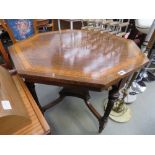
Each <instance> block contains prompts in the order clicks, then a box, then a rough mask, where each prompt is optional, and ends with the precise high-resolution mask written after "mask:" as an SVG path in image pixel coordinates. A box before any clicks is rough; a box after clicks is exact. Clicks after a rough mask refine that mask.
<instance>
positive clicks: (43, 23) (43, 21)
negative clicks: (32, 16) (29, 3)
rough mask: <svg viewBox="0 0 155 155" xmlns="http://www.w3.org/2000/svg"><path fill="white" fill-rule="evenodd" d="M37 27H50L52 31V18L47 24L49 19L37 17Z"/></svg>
mask: <svg viewBox="0 0 155 155" xmlns="http://www.w3.org/2000/svg"><path fill="white" fill-rule="evenodd" d="M36 25H37V28H42V27H52V31H54V20H53V19H52V22H51V23H50V24H49V19H37V24H36Z"/></svg>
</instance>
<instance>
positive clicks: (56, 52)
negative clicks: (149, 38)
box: [9, 30, 148, 89]
mask: <svg viewBox="0 0 155 155" xmlns="http://www.w3.org/2000/svg"><path fill="white" fill-rule="evenodd" d="M9 52H10V55H11V57H12V59H13V62H14V65H15V68H16V69H17V72H18V73H19V74H20V75H21V76H22V77H24V78H26V79H27V80H29V81H33V82H38V83H47V84H53V85H61V86H68V85H69V86H76V87H77V86H79V87H84V88H89V89H105V88H108V87H109V86H111V85H112V84H115V83H116V82H118V81H119V80H120V79H122V78H124V77H127V76H128V75H129V74H131V73H132V72H134V71H136V70H137V69H139V68H141V67H142V66H143V65H145V64H146V63H147V62H148V59H147V58H146V57H145V56H144V54H143V53H142V52H141V51H140V49H139V48H138V47H137V46H136V44H135V43H134V42H133V41H131V40H127V39H124V38H121V37H117V36H114V35H111V34H109V33H99V32H94V31H86V30H63V31H60V32H59V31H54V32H47V33H40V34H37V35H35V36H33V37H31V38H29V39H27V40H23V41H20V42H18V43H16V44H14V45H13V46H11V47H10V48H9Z"/></svg>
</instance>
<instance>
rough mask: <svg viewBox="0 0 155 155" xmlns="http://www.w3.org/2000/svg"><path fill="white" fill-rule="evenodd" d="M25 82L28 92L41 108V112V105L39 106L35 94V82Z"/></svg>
mask: <svg viewBox="0 0 155 155" xmlns="http://www.w3.org/2000/svg"><path fill="white" fill-rule="evenodd" d="M25 84H26V86H27V88H28V89H29V91H30V93H31V94H32V96H33V98H34V100H35V101H36V103H37V105H38V107H39V109H40V110H41V112H43V111H42V107H41V105H40V103H39V100H38V97H37V94H36V90H35V84H34V83H32V82H28V81H25Z"/></svg>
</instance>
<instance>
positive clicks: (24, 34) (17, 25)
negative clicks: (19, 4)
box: [1, 19, 37, 43]
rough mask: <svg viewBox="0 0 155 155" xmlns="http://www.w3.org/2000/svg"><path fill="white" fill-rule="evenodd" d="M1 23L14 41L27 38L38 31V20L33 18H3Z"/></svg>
mask: <svg viewBox="0 0 155 155" xmlns="http://www.w3.org/2000/svg"><path fill="white" fill-rule="evenodd" d="M1 24H2V26H3V27H4V29H5V30H6V31H7V32H8V34H9V36H10V38H11V40H12V41H13V43H16V42H17V41H21V40H24V39H27V38H29V37H31V36H33V35H35V34H36V33H37V26H36V20H33V19H5V20H1Z"/></svg>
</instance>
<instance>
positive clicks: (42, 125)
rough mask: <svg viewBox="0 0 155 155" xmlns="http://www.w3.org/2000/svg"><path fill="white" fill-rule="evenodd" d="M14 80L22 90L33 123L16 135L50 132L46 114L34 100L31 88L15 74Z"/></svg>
mask: <svg viewBox="0 0 155 155" xmlns="http://www.w3.org/2000/svg"><path fill="white" fill-rule="evenodd" d="M13 80H14V82H15V84H16V87H17V89H18V90H19V92H20V95H21V98H22V100H23V102H24V105H25V107H26V109H27V112H28V115H29V117H30V119H31V124H29V125H27V126H25V127H24V128H22V129H20V130H18V131H17V132H15V133H14V134H15V135H44V134H49V133H50V132H51V131H50V127H49V125H48V124H47V122H46V120H45V118H44V116H43V115H42V113H41V111H40V110H39V108H38V106H37V104H36V102H35V101H34V99H33V97H32V95H31V94H30V92H29V90H28V89H27V87H26V86H25V84H24V82H23V81H22V79H21V78H20V77H19V76H17V75H15V76H13Z"/></svg>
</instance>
